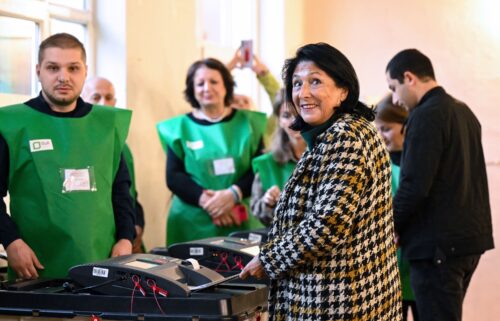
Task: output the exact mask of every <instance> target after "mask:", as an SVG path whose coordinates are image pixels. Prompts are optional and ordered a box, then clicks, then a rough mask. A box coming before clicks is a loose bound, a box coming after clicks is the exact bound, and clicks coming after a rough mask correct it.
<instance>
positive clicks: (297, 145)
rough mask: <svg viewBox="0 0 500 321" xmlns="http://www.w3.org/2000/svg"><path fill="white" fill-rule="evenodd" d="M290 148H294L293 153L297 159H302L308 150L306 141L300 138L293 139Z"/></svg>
mask: <svg viewBox="0 0 500 321" xmlns="http://www.w3.org/2000/svg"><path fill="white" fill-rule="evenodd" d="M290 146H291V147H292V153H293V156H294V157H295V159H300V157H301V156H302V154H304V151H305V150H306V147H307V144H306V141H305V140H304V139H302V137H300V138H299V139H291V140H290Z"/></svg>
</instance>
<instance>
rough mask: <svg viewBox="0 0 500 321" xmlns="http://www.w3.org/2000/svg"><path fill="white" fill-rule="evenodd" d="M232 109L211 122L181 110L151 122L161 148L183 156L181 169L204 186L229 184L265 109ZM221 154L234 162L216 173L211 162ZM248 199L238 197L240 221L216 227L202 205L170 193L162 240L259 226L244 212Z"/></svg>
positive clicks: (249, 152) (242, 165) (243, 163)
mask: <svg viewBox="0 0 500 321" xmlns="http://www.w3.org/2000/svg"><path fill="white" fill-rule="evenodd" d="M234 113H235V114H234V115H233V117H232V118H231V119H230V120H229V121H223V122H220V123H215V124H211V125H200V124H198V123H196V122H194V121H193V120H192V119H190V118H189V117H188V116H187V115H181V116H177V117H174V118H171V119H169V120H166V121H163V122H160V123H159V124H158V125H157V129H158V134H159V136H160V141H161V143H162V146H163V148H164V150H167V147H169V148H171V149H172V150H173V152H174V153H175V154H176V156H177V157H179V158H180V159H181V160H182V161H183V162H184V165H185V169H186V172H187V174H188V175H189V176H190V177H191V178H192V179H193V180H194V181H195V182H196V183H197V184H198V185H200V186H202V187H203V188H205V189H213V190H221V189H226V188H229V187H230V186H231V185H232V184H234V183H235V182H237V181H238V179H240V178H241V177H242V176H243V174H245V173H246V172H247V171H249V170H251V160H252V157H253V155H255V153H256V152H257V149H258V148H259V143H260V141H261V139H262V136H263V134H264V131H265V128H266V115H265V114H264V113H260V112H253V111H248V110H235V111H234ZM227 159H232V162H234V172H232V173H229V172H227V173H225V174H221V172H219V173H217V169H216V167H215V163H216V162H218V161H220V160H227ZM214 161H215V162H214ZM248 201H249V200H248V198H246V199H243V200H242V204H244V205H245V207H246V209H247V212H248V213H249V214H248V221H246V222H244V223H243V224H242V225H241V226H233V227H219V226H216V225H214V224H213V223H212V219H211V217H210V215H209V214H208V213H207V212H206V211H204V210H203V209H202V208H200V207H198V206H193V205H190V204H188V203H186V202H184V201H182V200H181V199H180V198H178V197H177V196H175V195H174V197H173V199H172V206H171V207H170V212H169V215H168V220H167V229H166V230H167V245H170V244H174V243H179V242H187V241H191V240H196V239H202V238H207V237H213V236H227V235H228V234H229V233H231V232H233V231H237V230H249V229H255V228H261V227H263V225H262V224H261V223H260V222H259V221H258V220H257V219H256V218H255V217H254V216H253V215H251V214H250V207H249V206H248Z"/></svg>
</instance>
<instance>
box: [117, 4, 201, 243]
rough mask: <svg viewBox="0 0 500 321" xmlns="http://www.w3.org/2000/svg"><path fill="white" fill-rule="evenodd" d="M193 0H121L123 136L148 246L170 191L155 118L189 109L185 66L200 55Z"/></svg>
mask: <svg viewBox="0 0 500 321" xmlns="http://www.w3.org/2000/svg"><path fill="white" fill-rule="evenodd" d="M195 16H196V15H195V1H194V0H182V1H177V0H148V1H143V0H127V1H126V31H125V32H126V33H125V34H126V68H127V85H126V88H127V105H128V108H130V109H132V110H133V117H132V125H131V130H130V134H129V138H128V142H129V145H130V148H131V150H132V152H133V155H134V161H135V169H136V180H137V190H138V192H139V201H140V202H141V203H142V204H143V206H144V210H145V219H146V231H145V238H144V239H145V243H146V246H147V248H149V249H150V248H151V247H154V246H165V221H166V213H167V207H168V203H169V200H170V196H171V194H170V192H168V191H167V187H166V183H165V164H166V163H165V162H166V157H165V153H164V151H163V150H162V148H161V146H160V141H159V139H158V135H157V133H156V128H155V125H156V123H157V122H159V121H161V120H163V119H166V118H168V117H172V116H174V115H178V114H181V113H185V112H188V111H189V110H190V107H189V105H188V104H187V103H186V102H185V101H184V99H183V94H182V91H183V90H184V80H185V76H186V72H187V69H188V67H189V65H190V64H191V63H193V62H194V61H195V60H196V59H198V58H199V52H198V50H197V44H196V37H195V36H196V35H195Z"/></svg>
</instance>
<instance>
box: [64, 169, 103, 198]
mask: <svg viewBox="0 0 500 321" xmlns="http://www.w3.org/2000/svg"><path fill="white" fill-rule="evenodd" d="M92 174H93V173H91V168H90V169H89V168H83V169H63V190H62V191H63V193H69V192H75V191H96V190H97V189H96V187H95V181H94V180H93V175H92Z"/></svg>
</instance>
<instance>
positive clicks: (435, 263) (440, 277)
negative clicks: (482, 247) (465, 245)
mask: <svg viewBox="0 0 500 321" xmlns="http://www.w3.org/2000/svg"><path fill="white" fill-rule="evenodd" d="M480 257H481V255H472V256H461V257H447V258H445V259H442V260H431V259H429V260H410V282H411V286H412V289H413V292H414V294H415V301H416V302H417V309H418V317H419V319H420V321H461V320H462V304H463V301H464V298H465V293H466V292H467V288H468V286H469V283H470V280H471V278H472V274H474V271H475V270H476V267H477V265H478V263H479V258H480Z"/></svg>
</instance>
